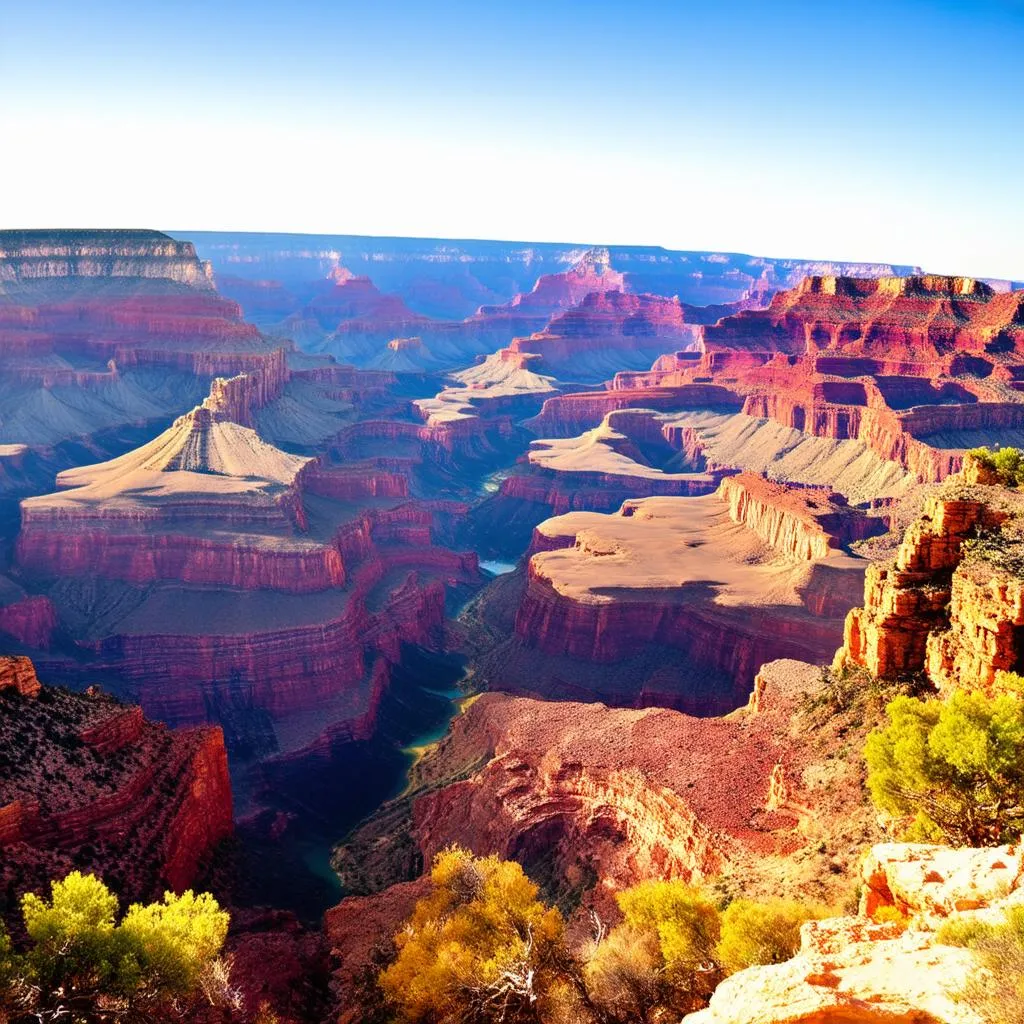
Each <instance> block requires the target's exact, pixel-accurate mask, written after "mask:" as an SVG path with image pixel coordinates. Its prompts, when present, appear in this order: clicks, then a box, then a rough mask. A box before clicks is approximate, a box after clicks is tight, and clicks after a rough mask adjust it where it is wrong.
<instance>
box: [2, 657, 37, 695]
mask: <svg viewBox="0 0 1024 1024" xmlns="http://www.w3.org/2000/svg"><path fill="white" fill-rule="evenodd" d="M40 689H41V685H40V682H39V680H38V679H37V678H36V670H35V666H34V665H33V664H32V660H31V659H30V658H0V690H13V691H14V692H15V693H19V694H21V696H23V697H37V696H38V695H39V691H40Z"/></svg>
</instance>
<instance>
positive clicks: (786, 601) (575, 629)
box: [510, 483, 864, 707]
mask: <svg viewBox="0 0 1024 1024" xmlns="http://www.w3.org/2000/svg"><path fill="white" fill-rule="evenodd" d="M742 487H743V484H742V483H741V484H738V485H734V486H733V487H731V488H730V489H729V490H725V489H724V488H723V492H722V494H721V495H707V496H705V497H701V498H690V499H682V498H646V499H639V500H631V501H627V502H626V503H625V504H624V505H623V506H622V508H621V509H620V511H619V512H618V513H617V514H616V515H602V514H598V513H585V512H576V513H569V514H567V515H565V516H560V517H557V518H555V519H550V520H547V521H545V522H544V523H542V524H541V525H540V526H539V527H538V528H537V540H536V548H537V549H538V551H537V553H536V554H534V555H533V556H532V557H531V559H530V562H529V565H528V570H527V572H528V582H527V586H526V591H525V594H524V595H523V598H522V600H521V603H520V605H519V608H518V610H517V612H516V616H515V631H516V636H517V638H518V640H519V642H520V643H521V644H524V645H526V646H527V647H530V648H534V649H536V650H538V651H543V652H545V653H547V654H551V655H558V656H567V657H569V658H571V659H575V660H578V661H582V662H585V663H596V664H609V665H611V664H615V663H617V662H620V661H621V660H622V659H627V658H630V657H633V656H636V655H638V654H640V653H641V652H643V651H644V649H645V648H646V647H647V646H648V645H656V646H660V647H666V648H670V649H675V650H678V651H681V652H684V655H685V660H686V661H687V662H688V663H689V665H690V669H689V672H680V675H679V677H678V678H677V680H676V683H675V685H676V686H678V687H680V694H683V693H687V692H689V687H691V686H693V687H697V689H698V690H699V683H698V682H697V680H698V678H699V676H700V671H701V670H704V671H705V672H707V671H710V672H711V674H712V676H714V675H715V674H717V675H718V676H720V677H721V678H723V679H725V680H728V681H729V684H730V686H731V688H732V689H731V692H732V695H733V696H732V699H733V701H734V702H736V703H739V702H741V701H742V700H743V699H744V698H745V697H746V695H747V693H749V688H750V686H751V685H752V683H753V679H754V676H755V674H756V672H757V669H758V668H759V667H760V665H762V664H763V663H764V662H766V661H770V660H772V659H773V658H778V657H796V658H802V659H804V660H807V661H819V660H822V659H823V657H826V656H827V654H828V652H829V651H830V647H831V642H832V641H831V638H832V637H836V636H838V633H839V628H840V626H839V620H840V618H841V616H842V615H843V614H844V611H845V609H846V608H847V607H849V604H850V603H851V602H852V601H853V600H856V596H855V595H856V593H857V591H858V590H859V588H860V586H861V580H862V578H863V569H864V566H863V563H862V562H860V561H859V560H858V559H854V558H851V557H850V556H848V555H845V554H843V553H842V552H841V551H839V550H837V549H834V548H829V549H827V553H826V554H825V556H824V557H819V556H818V555H817V554H814V557H813V558H812V559H809V560H808V559H803V558H802V557H801V556H802V555H806V554H813V553H814V549H815V547H816V542H815V541H814V540H812V538H813V537H815V536H816V531H815V530H814V529H813V528H812V527H810V526H809V525H808V523H807V520H806V518H805V516H806V507H807V504H808V503H809V502H810V501H812V500H813V498H811V497H808V496H807V495H806V494H805V495H802V496H801V497H799V498H794V499H791V500H790V502H789V504H790V505H801V506H802V507H801V508H799V510H798V513H797V514H794V512H793V510H792V509H791V508H787V507H786V503H782V502H780V501H779V494H777V493H776V494H773V495H772V496H771V498H772V499H773V500H774V502H775V504H774V506H773V507H774V511H773V513H772V515H774V517H775V520H776V522H775V528H774V530H767V529H766V522H765V520H766V515H767V514H766V513H762V514H761V518H760V520H758V519H757V517H756V516H755V513H754V510H755V508H756V506H757V503H758V502H761V503H762V506H763V503H764V502H765V501H766V500H767V497H768V496H767V495H766V493H765V489H764V488H759V487H756V485H754V486H753V487H752V488H751V490H745V491H743V494H742V495H740V489H742ZM754 488H756V490H755V489H754ZM752 493H753V494H754V495H756V497H751V494H752ZM781 493H782V494H783V495H785V494H786V493H787V492H785V491H783V492H781ZM740 497H742V499H743V500H740ZM730 502H733V503H734V505H735V510H736V516H737V518H739V519H740V520H742V521H741V522H736V521H734V520H733V518H732V516H731V515H730ZM854 518H855V517H853V516H851V519H854ZM755 525H757V526H760V527H761V528H762V530H763V531H764V532H767V533H768V535H769V536H772V537H774V538H775V541H776V543H777V544H780V545H781V547H782V549H783V550H780V549H779V548H773V547H772V546H770V545H769V544H767V543H766V542H765V540H764V539H762V537H761V536H759V534H758V532H757V530H755V529H752V528H751V527H752V526H755ZM783 538H788V539H783ZM711 552H714V557H712V555H711ZM681 667H682V666H680V668H681ZM677 671H680V669H677ZM688 677H689V678H688ZM510 682H511V681H510ZM661 685H663V686H667V685H669V683H668V679H666V678H665V676H662V677H661ZM597 692H598V693H601V692H602V691H600V690H598V691H597ZM607 696H611V692H609V693H608V694H607ZM692 697H693V698H694V699H696V697H697V692H696V691H695V692H694V693H693V694H692ZM620 699H621V698H620ZM634 699H635V698H634ZM683 706H688V705H685V704H684V705H683ZM692 706H694V707H697V706H699V705H696V704H695V705H692Z"/></svg>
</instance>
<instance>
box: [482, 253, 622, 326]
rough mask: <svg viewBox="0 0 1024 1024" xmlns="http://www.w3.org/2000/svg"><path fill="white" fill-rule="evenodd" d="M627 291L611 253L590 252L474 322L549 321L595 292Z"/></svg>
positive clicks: (484, 309) (485, 310) (485, 309)
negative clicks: (498, 320) (561, 271)
mask: <svg viewBox="0 0 1024 1024" xmlns="http://www.w3.org/2000/svg"><path fill="white" fill-rule="evenodd" d="M624 290H625V281H624V279H623V276H622V274H620V273H618V272H616V271H615V270H613V269H612V267H611V256H610V254H609V252H608V250H607V249H601V248H597V249H590V250H589V251H588V252H586V253H584V254H583V256H582V257H580V259H579V260H578V261H577V262H576V263H575V264H573V266H572V267H570V269H569V270H566V271H564V272H563V273H560V274H544V275H543V276H541V277H539V278H538V279H537V283H536V284H535V285H534V286H533V289H532V291H530V292H526V293H523V292H520V293H519V294H518V295H516V296H515V298H513V299H512V300H511V301H510V302H507V303H506V304H505V305H503V306H481V307H480V309H479V310H478V311H477V313H476V315H475V316H474V317H473V318H472V319H474V320H493V319H496V318H500V317H508V318H512V319H522V318H528V317H531V316H533V317H537V316H541V317H544V318H545V319H546V318H547V317H548V316H550V315H551V314H552V313H555V312H557V311H558V310H560V309H568V308H569V307H571V306H575V305H576V304H577V303H579V302H581V301H582V300H583V299H584V298H586V296H587V295H589V294H591V293H592V292H618V291H624Z"/></svg>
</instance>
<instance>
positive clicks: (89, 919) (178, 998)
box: [0, 871, 237, 1024]
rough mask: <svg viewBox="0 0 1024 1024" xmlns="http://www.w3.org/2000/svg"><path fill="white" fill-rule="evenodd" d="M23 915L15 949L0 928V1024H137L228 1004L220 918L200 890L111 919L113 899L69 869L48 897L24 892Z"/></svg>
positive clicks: (223, 918)
mask: <svg viewBox="0 0 1024 1024" xmlns="http://www.w3.org/2000/svg"><path fill="white" fill-rule="evenodd" d="M22 917H23V921H24V928H25V932H26V933H27V936H28V942H27V944H26V949H25V950H24V951H23V952H19V951H16V950H15V948H14V946H13V945H12V943H11V941H10V939H9V938H8V937H7V936H6V935H4V934H3V933H2V932H0V1021H3V1020H9V1021H10V1022H11V1024H22V1022H25V1024H28V1022H30V1021H31V1022H34V1024H106V1022H124V1024H136V1022H138V1024H142V1022H153V1021H173V1020H183V1019H187V1017H188V1015H189V1014H190V1013H191V1012H192V1010H193V1009H194V1008H195V1007H196V1006H197V1005H199V1004H203V1003H205V1004H206V1005H210V1004H221V1005H232V1004H234V1003H237V996H236V995H235V994H234V993H233V992H232V991H231V988H230V986H229V984H228V979H227V970H226V967H225V965H224V962H223V960H221V958H220V954H221V950H222V948H223V946H224V940H225V938H226V936H227V930H228V915H227V913H226V912H225V911H223V910H221V908H220V907H219V906H218V904H217V901H216V900H215V899H213V897H212V896H210V895H209V894H206V893H203V894H200V895H198V896H197V895H195V894H194V893H192V892H191V891H189V892H185V893H183V894H182V895H181V896H176V895H175V894H174V893H166V894H165V895H164V899H163V901H162V902H159V903H152V904H149V905H143V904H133V905H132V906H131V907H129V908H128V910H127V911H126V912H125V913H124V915H123V916H121V917H120V919H118V901H117V897H116V896H115V895H114V894H113V893H112V892H111V891H110V890H109V889H108V888H107V887H106V885H104V884H103V882H102V881H101V880H100V879H99V878H96V877H95V876H93V875H83V874H81V873H80V872H77V871H76V872H73V873H72V874H70V875H68V876H67V877H66V878H64V879H61V880H59V881H54V882H53V883H52V885H51V892H50V896H49V898H46V897H43V896H38V895H36V894H33V893H29V894H27V895H26V896H25V897H24V899H23V900H22Z"/></svg>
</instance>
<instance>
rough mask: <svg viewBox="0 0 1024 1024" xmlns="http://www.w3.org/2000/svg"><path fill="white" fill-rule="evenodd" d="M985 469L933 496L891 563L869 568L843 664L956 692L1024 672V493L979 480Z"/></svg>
mask: <svg viewBox="0 0 1024 1024" xmlns="http://www.w3.org/2000/svg"><path fill="white" fill-rule="evenodd" d="M977 478H978V467H977V464H975V463H969V464H968V466H967V468H966V470H965V474H964V475H961V476H957V477H953V478H951V479H950V480H949V481H947V484H946V485H945V487H944V488H943V489H942V490H941V491H939V492H938V493H936V494H934V495H932V496H931V497H930V498H929V499H928V500H927V502H926V504H925V507H924V511H923V512H922V514H921V516H920V517H919V518H918V519H917V521H915V522H914V523H913V524H912V525H911V526H910V528H909V529H908V530H907V532H906V534H905V535H904V538H903V542H902V544H901V545H900V548H899V550H898V551H897V553H896V557H895V559H894V560H893V562H892V563H890V564H880V563H876V564H873V565H871V566H870V567H869V568H868V571H867V576H866V579H865V589H864V605H863V607H861V608H854V609H853V610H852V611H851V612H850V613H849V615H848V616H847V620H846V627H845V633H844V644H843V647H842V648H841V649H840V650H839V651H838V652H837V653H836V657H835V667H836V668H837V669H842V668H844V667H846V666H855V667H861V668H864V669H866V670H867V671H869V672H870V673H871V674H872V675H875V676H879V677H881V678H896V677H899V676H903V675H911V674H914V673H921V672H923V673H925V674H926V675H927V677H928V678H929V680H930V681H931V682H932V683H933V684H934V685H935V686H936V687H938V688H939V690H940V691H947V690H950V689H953V688H955V687H958V686H966V685H969V686H982V687H991V686H992V685H993V683H994V682H995V681H996V677H997V673H999V672H1000V671H1013V672H1016V671H1019V670H1020V669H1021V667H1022V666H1024V642H1022V640H1021V636H1022V632H1021V627H1022V626H1024V580H1022V578H1021V573H1020V568H1019V565H1020V562H1019V559H1020V551H1021V550H1024V541H1022V540H1021V516H1022V513H1024V506H1022V503H1021V501H1020V497H1019V495H1017V494H1016V493H1015V492H1011V491H1009V490H1007V489H1006V488H1004V487H1000V486H999V485H985V484H972V483H969V482H968V481H969V480H972V479H977Z"/></svg>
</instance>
